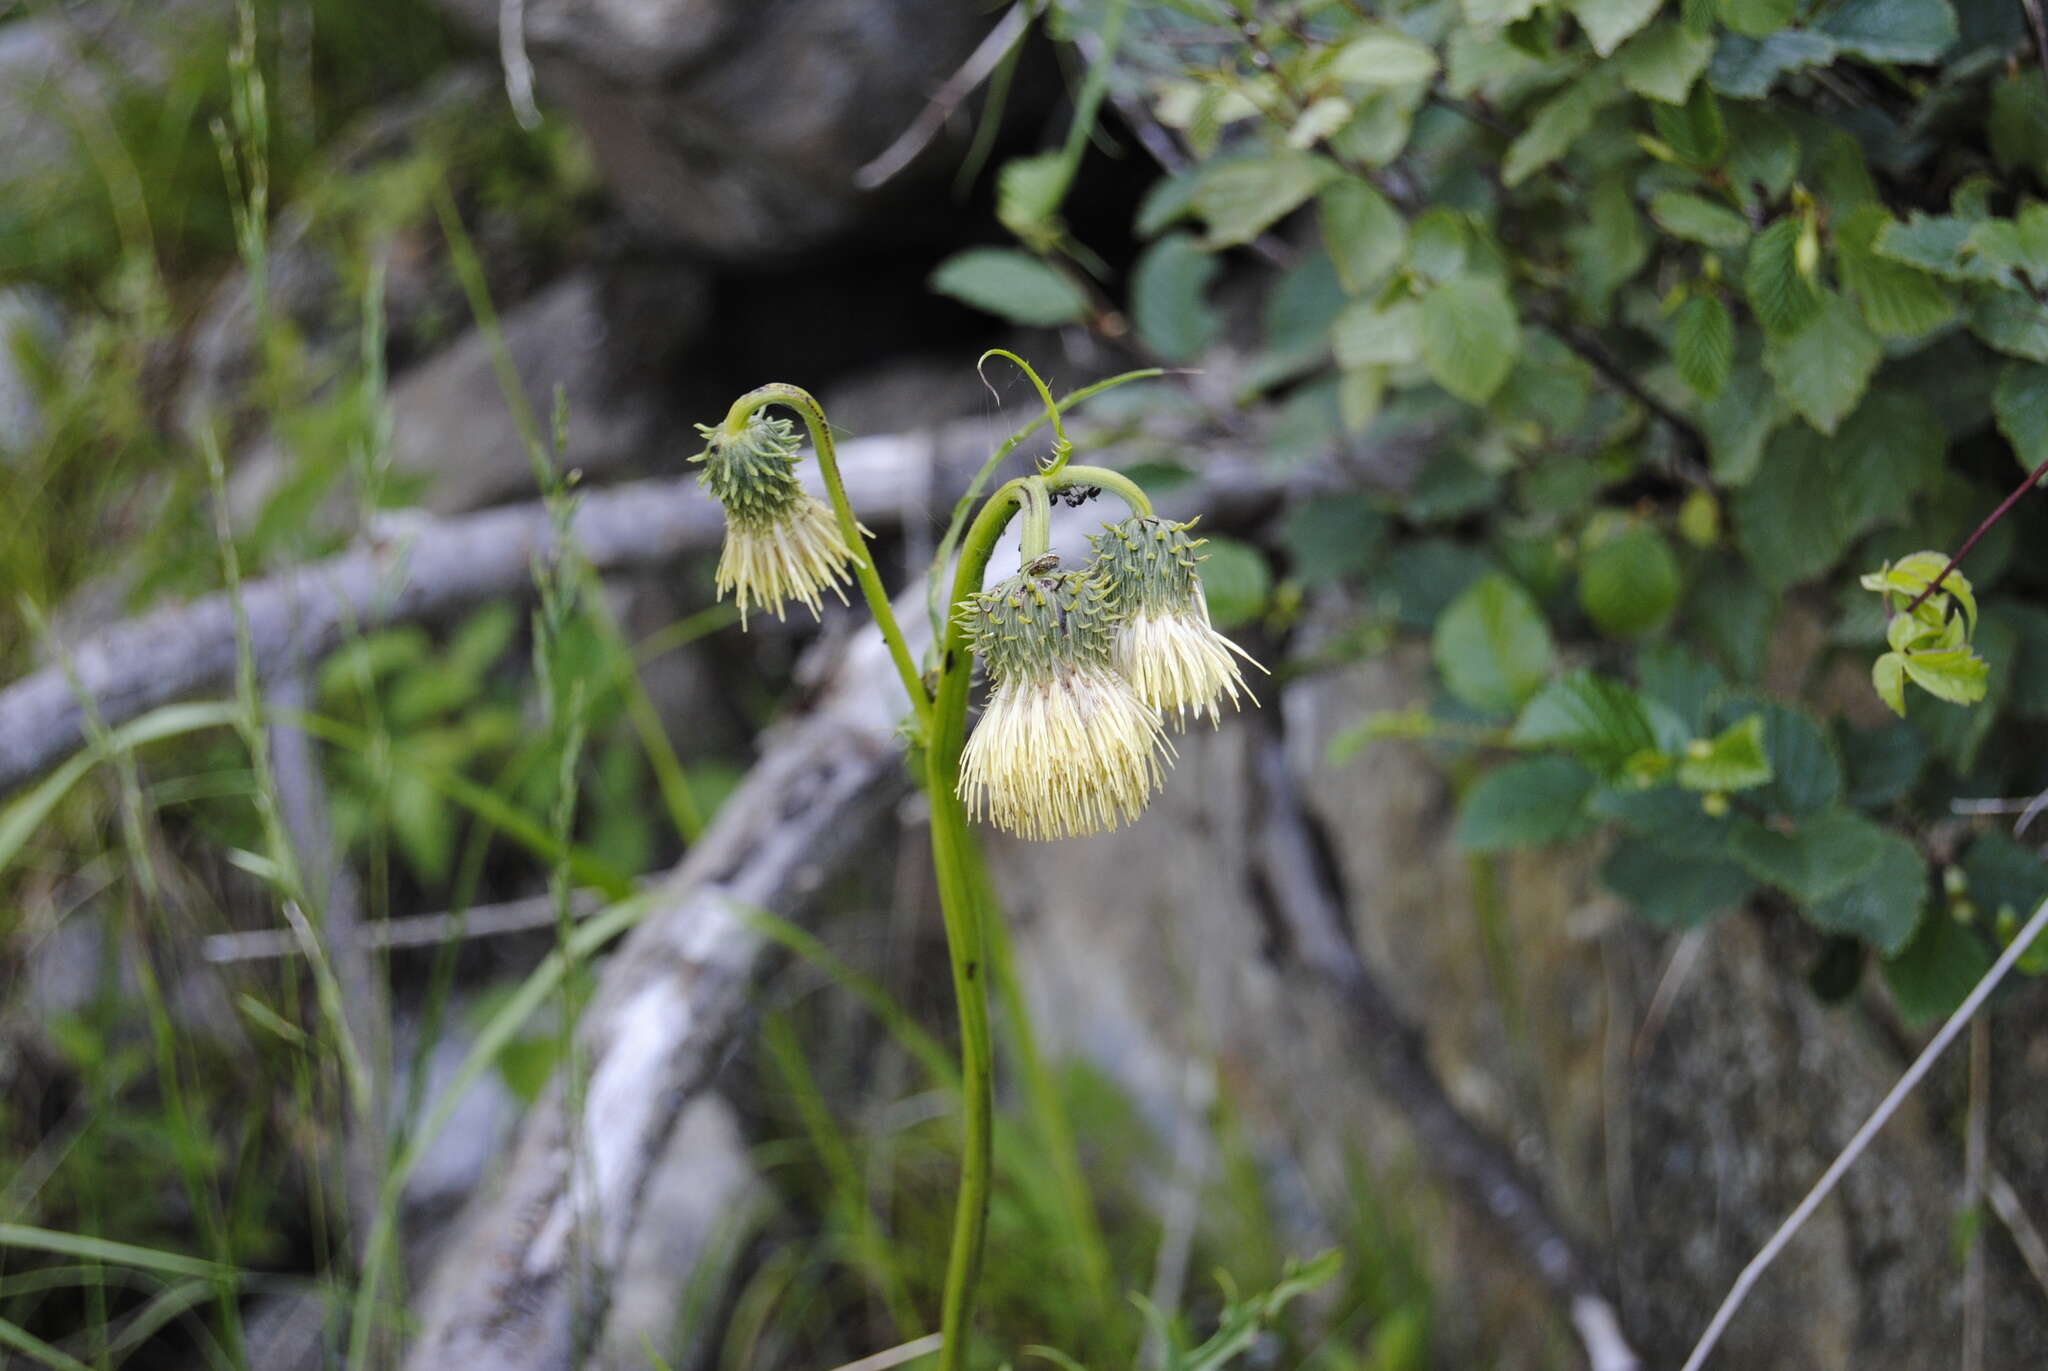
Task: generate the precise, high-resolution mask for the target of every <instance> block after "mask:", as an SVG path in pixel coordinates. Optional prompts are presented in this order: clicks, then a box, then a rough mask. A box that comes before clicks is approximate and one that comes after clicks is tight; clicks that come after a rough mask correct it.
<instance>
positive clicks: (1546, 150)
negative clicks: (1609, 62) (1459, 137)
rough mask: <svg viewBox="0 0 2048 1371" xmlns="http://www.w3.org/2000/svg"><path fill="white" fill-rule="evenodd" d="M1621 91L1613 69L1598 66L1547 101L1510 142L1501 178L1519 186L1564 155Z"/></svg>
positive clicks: (1501, 169)
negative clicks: (1518, 135) (1595, 117)
mask: <svg viewBox="0 0 2048 1371" xmlns="http://www.w3.org/2000/svg"><path fill="white" fill-rule="evenodd" d="M1620 94H1621V90H1620V85H1619V83H1618V82H1617V81H1616V79H1615V77H1614V74H1613V72H1612V71H1611V69H1609V68H1606V67H1596V68H1594V70H1593V71H1591V72H1589V73H1587V74H1586V75H1584V76H1581V77H1580V78H1579V79H1578V80H1576V81H1573V82H1572V83H1571V84H1570V85H1568V86H1566V87H1565V88H1564V89H1563V90H1562V91H1560V92H1558V93H1557V94H1556V95H1553V96H1551V97H1550V99H1548V100H1545V101H1544V102H1543V103H1542V104H1541V105H1539V106H1538V107H1537V109H1536V113H1535V114H1534V115H1533V116H1532V117H1531V118H1530V120H1529V126H1528V127H1527V128H1526V129H1524V130H1523V131H1522V133H1521V136H1520V137H1518V138H1516V139H1515V141H1514V142H1512V143H1510V144H1508V150H1507V155H1506V156H1505V157H1503V158H1502V159H1501V164H1500V179H1501V180H1502V181H1503V182H1504V183H1505V184H1507V185H1510V186H1517V185H1520V184H1521V183H1522V182H1523V181H1526V180H1527V179H1529V177H1530V176H1531V175H1533V174H1534V173H1535V172H1537V171H1540V170H1541V169H1542V168H1544V167H1547V166H1549V165H1550V164H1551V163H1552V162H1555V161H1556V160H1557V159H1558V158H1560V157H1562V156H1564V155H1565V154H1566V153H1567V152H1569V151H1571V146H1572V144H1573V143H1576V142H1577V141H1578V140H1579V139H1580V138H1582V137H1584V136H1585V134H1586V131H1587V130H1588V129H1590V128H1592V127H1593V117H1594V116H1595V115H1597V114H1599V113H1600V111H1601V110H1602V109H1604V108H1605V107H1607V106H1608V105H1611V104H1613V103H1614V101H1615V100H1616V99H1618V98H1619V97H1620Z"/></svg>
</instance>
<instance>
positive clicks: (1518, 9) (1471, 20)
mask: <svg viewBox="0 0 2048 1371" xmlns="http://www.w3.org/2000/svg"><path fill="white" fill-rule="evenodd" d="M1458 3H1459V4H1460V5H1461V6H1462V7H1463V9H1464V11H1465V22H1467V23H1468V24H1470V25H1472V27H1473V28H1475V29H1480V30H1482V31H1484V30H1489V29H1497V28H1500V27H1502V26H1504V25H1507V24H1512V23H1514V22H1515V21H1516V20H1518V19H1526V18H1528V17H1529V16H1530V15H1532V14H1534V13H1535V12H1536V6H1537V3H1538V0H1458Z"/></svg>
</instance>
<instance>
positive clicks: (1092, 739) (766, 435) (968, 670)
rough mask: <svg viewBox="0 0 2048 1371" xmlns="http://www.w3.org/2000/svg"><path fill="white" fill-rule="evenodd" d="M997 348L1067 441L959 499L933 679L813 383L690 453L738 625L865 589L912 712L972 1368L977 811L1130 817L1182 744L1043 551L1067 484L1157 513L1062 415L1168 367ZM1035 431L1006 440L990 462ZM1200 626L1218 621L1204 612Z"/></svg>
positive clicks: (1113, 623)
mask: <svg viewBox="0 0 2048 1371" xmlns="http://www.w3.org/2000/svg"><path fill="white" fill-rule="evenodd" d="M988 356H1002V357H1007V358H1008V359H1009V360H1010V361H1013V362H1015V363H1017V365H1018V366H1020V367H1022V368H1023V370H1024V372H1025V374H1026V375H1027V376H1029V377H1030V378H1031V381H1032V384H1033V385H1034V386H1035V387H1036V388H1037V390H1038V393H1039V396H1040V397H1041V398H1042V399H1043V400H1044V401H1045V409H1046V414H1045V419H1044V420H1043V421H1042V422H1047V423H1050V424H1051V426H1052V429H1053V432H1054V435H1055V441H1054V444H1053V452H1054V457H1053V459H1052V460H1051V462H1049V463H1048V464H1046V465H1045V466H1044V467H1042V468H1041V470H1040V471H1039V473H1038V474H1036V475H1034V476H1031V477H1027V478H1020V479H1018V480H1013V481H1010V482H1007V483H1005V484H1004V485H1002V486H1000V487H998V488H997V489H996V490H995V491H994V492H992V493H991V494H990V495H989V497H988V498H987V499H986V500H985V501H983V502H982V504H981V506H980V509H979V510H978V511H977V512H976V513H975V515H974V517H973V519H972V521H971V522H970V521H968V519H967V510H968V509H969V508H971V504H970V502H966V501H963V502H962V505H961V508H960V510H959V511H958V512H957V514H956V516H955V524H954V527H953V529H952V530H950V531H949V532H948V533H947V535H946V539H945V541H944V542H943V543H942V544H941V551H940V555H939V558H938V561H937V564H936V565H935V566H934V567H933V569H932V575H933V577H934V579H935V580H936V579H938V578H941V577H943V576H944V574H945V571H946V564H947V562H948V561H949V560H951V554H952V552H953V549H954V548H955V547H956V546H957V548H958V559H957V563H956V565H954V567H953V573H952V591H951V595H950V599H949V600H948V601H947V604H948V605H949V608H948V609H947V610H946V611H945V612H941V613H935V614H934V615H933V628H934V630H935V633H936V636H937V638H938V642H937V643H936V644H935V648H936V651H935V653H934V662H935V669H934V670H933V672H932V673H930V674H929V675H927V674H926V673H925V672H922V671H920V670H919V669H918V666H917V663H916V661H915V659H914V658H913V656H912V654H911V651H910V644H909V641H908V640H907V639H906V638H905V637H904V634H903V630H902V626H901V625H900V624H899V623H898V622H897V620H896V614H895V611H894V610H893V609H892V608H891V606H890V603H889V595H888V592H887V590H886V589H885V588H884V587H883V585H882V580H881V576H880V574H879V573H878V572H877V570H876V568H875V562H874V558H873V557H872V556H871V555H870V553H869V550H868V546H867V541H866V540H867V539H868V538H870V537H872V536H873V535H872V534H870V533H868V531H867V530H866V529H864V528H862V527H861V525H860V521H859V520H858V519H857V518H856V517H855V515H854V511H853V506H852V503H851V502H850V501H849V500H848V499H847V496H846V483H845V481H844V480H842V479H841V477H840V472H839V459H838V456H837V453H836V449H835V447H834V444H833V441H832V430H831V426H830V425H829V424H828V423H827V422H826V420H825V412H824V410H822V409H821V408H819V406H818V402H817V401H816V400H815V399H813V398H812V397H811V395H810V394H809V393H808V392H806V391H803V390H800V389H798V388H797V387H795V386H790V385H783V384H780V383H777V384H774V385H766V386H762V387H759V388H758V389H755V390H751V391H748V392H747V393H746V394H745V395H742V396H741V397H740V398H739V399H738V400H735V401H734V402H733V405H732V408H731V409H730V410H729V411H728V412H727V414H726V417H725V420H724V422H723V423H721V424H719V425H718V426H717V427H716V428H708V427H702V426H700V428H699V431H700V432H701V433H702V434H703V435H704V439H705V444H706V446H705V451H704V452H703V454H702V455H701V456H699V457H697V458H696V459H695V460H697V461H698V462H701V463H702V464H703V466H704V473H703V476H702V478H701V480H702V483H703V485H704V486H705V487H706V488H707V489H708V490H709V491H710V492H711V493H712V494H713V495H714V496H716V497H717V498H718V500H719V502H720V503H721V504H722V505H724V507H725V512H726V542H725V548H724V551H723V553H722V554H721V556H720V558H719V564H718V589H719V594H720V596H721V597H723V596H724V594H725V593H726V592H727V591H731V592H733V594H734V597H735V599H736V600H737V601H738V604H739V608H740V613H741V616H742V618H744V616H745V615H746V613H747V611H748V610H749V609H751V608H753V607H754V606H755V605H756V604H759V605H761V606H763V607H765V608H768V609H770V610H772V611H773V612H774V613H776V614H777V615H778V616H780V614H781V613H782V607H783V605H784V604H785V603H786V602H787V601H789V600H796V601H798V602H800V603H802V604H803V605H805V606H806V607H807V608H809V609H810V610H811V612H812V613H813V614H816V613H818V612H819V610H820V609H821V608H822V596H821V594H820V592H822V591H825V590H830V591H832V592H833V593H834V594H835V595H838V596H839V597H840V599H841V600H844V599H845V598H846V596H845V593H844V590H843V589H842V587H844V586H845V585H846V584H848V583H849V582H851V583H854V584H858V585H859V587H860V591H861V595H862V597H863V598H864V599H865V600H866V601H867V604H868V608H869V609H870V610H871V611H872V612H873V614H874V616H875V626H876V628H877V629H878V630H879V631H880V632H881V635H882V639H883V641H884V642H885V643H886V644H887V645H888V649H889V656H890V659H891V660H892V661H893V662H894V663H895V666H896V672H897V676H898V679H899V680H900V681H901V682H902V685H903V690H904V693H905V695H906V696H907V697H908V699H909V702H910V709H911V713H912V715H913V716H914V717H913V721H912V727H911V729H910V732H911V734H912V736H913V737H914V738H915V740H916V742H917V743H918V744H919V745H920V746H921V748H922V752H923V771H924V777H925V788H926V790H927V792H928V793H929V795H930V797H931V843H932V866H933V869H934V872H935V874H936V875H937V878H938V886H939V907H940V911H941V913H942V914H943V916H944V918H945V922H946V948H947V952H948V954H949V956H950V959H951V961H952V970H953V989H954V998H955V1000H956V1002H957V1006H958V1009H959V1013H960V1095H961V1111H960V1112H961V1123H962V1138H961V1142H962V1147H961V1161H960V1191H959V1200H958V1203H957V1204H956V1206H955V1208H954V1221H953V1242H952V1250H951V1252H950V1253H949V1254H948V1257H947V1262H946V1282H945V1288H944V1291H943V1293H942V1295H941V1302H940V1309H939V1324H940V1332H941V1333H942V1334H943V1336H944V1343H943V1347H942V1349H941V1351H940V1354H939V1371H964V1368H965V1365H966V1359H967V1350H968V1340H969V1331H970V1329H971V1326H972V1322H973V1316H974V1297H975V1291H976V1288H977V1286H978V1285H979V1283H980V1277H981V1264H982V1254H983V1249H984V1247H985V1245H986V1241H987V1235H988V1202H989V1190H990V1180H991V1174H992V1171H993V1163H994V1134H995V1129H994V1119H995V1092H994V1088H993V1075H994V1069H995V1046H994V1041H993V1038H992V1036H991V1034H990V1031H989V1019H988V987H987V984H986V980H987V978H986V967H987V965H988V956H989V950H988V943H987V940H986V938H985V935H984V930H985V928H986V926H987V923H988V921H989V920H990V919H991V918H993V917H995V915H994V900H993V895H992V892H991V890H990V887H989V883H988V877H987V872H986V869H985V868H984V866H983V864H982V861H981V856H980V852H979V849H978V847H977V845H976V841H975V834H974V830H973V826H972V823H971V821H970V817H969V810H970V808H971V809H972V810H973V811H974V812H976V813H979V814H984V815H986V816H987V817H988V818H990V819H991V820H992V821H994V822H995V823H996V824H997V825H998V826H1000V827H1003V828H1007V829H1009V830H1011V831H1013V832H1017V833H1022V834H1024V835H1025V836H1026V837H1033V838H1053V837H1063V836H1066V835H1068V834H1073V833H1093V832H1097V831H1099V830H1102V829H1105V828H1114V827H1116V826H1117V825H1118V824H1121V823H1124V822H1127V821H1128V820H1130V819H1132V818H1134V817H1135V816H1136V815H1137V814H1138V812H1139V811H1140V810H1142V809H1143V808H1144V805H1145V802H1146V801H1147V800H1148V799H1149V798H1151V795H1152V792H1153V791H1155V790H1157V789H1158V788H1159V786H1160V784H1161V783H1162V781H1163V779H1164V770H1165V762H1164V758H1165V757H1166V756H1167V755H1169V754H1170V751H1171V749H1170V747H1169V745H1168V744H1167V742H1166V737H1165V733H1164V731H1163V730H1162V729H1161V727H1160V723H1159V714H1158V711H1157V710H1156V709H1154V708H1153V707H1152V706H1150V705H1148V704H1146V703H1145V702H1144V701H1143V700H1141V699H1140V698H1139V696H1138V695H1137V693H1136V692H1134V691H1133V689H1132V687H1131V684H1130V682H1129V680H1127V679H1126V678H1125V677H1124V676H1122V675H1121V674H1120V673H1119V672H1118V671H1117V669H1116V664H1115V642H1116V635H1117V632H1118V616H1119V615H1120V614H1121V613H1122V611H1121V610H1120V608H1119V607H1118V598H1117V595H1116V593H1115V591H1114V588H1113V587H1111V586H1110V585H1109V584H1108V583H1107V582H1106V581H1104V580H1103V579H1102V578H1101V577H1100V575H1099V574H1097V573H1096V572H1093V571H1091V572H1070V573H1065V574H1060V573H1056V572H1054V571H1052V570H1050V568H1051V566H1052V565H1053V563H1052V562H1051V560H1050V559H1047V558H1044V557H1043V555H1042V554H1043V553H1044V551H1045V537H1046V533H1045V530H1046V524H1047V521H1048V518H1049V498H1050V493H1051V492H1052V491H1054V490H1058V489H1065V488H1071V487H1076V486H1079V487H1090V488H1093V487H1100V488H1101V489H1104V490H1108V491H1111V492H1113V493H1115V494H1116V495H1117V496H1118V497H1119V498H1121V499H1123V500H1124V501H1125V502H1126V503H1127V504H1129V505H1130V506H1131V508H1132V509H1133V510H1134V511H1136V512H1138V513H1142V514H1149V513H1150V512H1151V505H1150V503H1149V502H1148V501H1147V500H1146V498H1145V493H1144V492H1143V491H1142V490H1140V489H1139V488H1138V487H1137V485H1136V484H1135V483H1133V482H1132V481H1131V480H1129V479H1128V478H1127V477H1124V476H1122V475H1119V474H1118V473H1116V472H1114V471H1106V470H1101V469H1099V468H1094V467H1082V466H1069V465H1068V462H1067V459H1068V458H1069V457H1070V456H1071V455H1072V452H1073V444H1072V443H1070V442H1069V441H1067V436H1066V432H1065V430H1064V429H1063V428H1062V426H1061V422H1060V413H1061V411H1062V410H1063V409H1065V408H1067V407H1068V406H1070V405H1073V404H1075V403H1078V402H1079V401H1081V400H1084V399H1086V398H1088V397H1089V396H1090V395H1093V394H1096V393H1099V392H1100V391H1103V390H1106V389H1108V388H1110V387H1111V386H1115V385H1119V384H1122V383H1123V382H1125V381H1131V380H1136V379H1138V378H1140V377H1144V376H1156V375H1158V374H1159V373H1158V372H1157V371H1143V372H1131V373H1127V374H1126V375H1123V376H1119V377H1114V378H1112V379H1110V380H1107V381H1103V382H1099V383H1097V384H1096V385H1093V386H1090V387H1087V388H1086V389H1083V390H1080V391H1077V392H1075V393H1074V394H1072V395H1069V396H1067V397H1066V398H1065V399H1063V400H1061V401H1058V402H1057V403H1056V402H1055V401H1054V400H1053V398H1052V394H1051V392H1050V391H1048V390H1047V389H1046V387H1045V383H1044V382H1043V381H1041V380H1039V378H1038V376H1037V374H1036V373H1035V372H1033V371H1032V370H1031V369H1030V367H1029V366H1026V365H1025V364H1024V362H1023V360H1022V359H1021V358H1018V357H1016V356H1015V355H1014V354H1011V353H1005V352H994V353H990V354H988ZM982 360H983V361H984V362H985V361H986V360H987V357H986V356H985V357H984V358H983V359H982ZM770 405H779V406H781V407H783V408H785V409H789V410H792V411H794V412H795V413H796V414H797V415H798V416H799V417H801V419H802V420H803V424H804V428H805V429H806V431H807V432H808V433H809V435H810V439H811V447H812V449H813V451H814V452H815V453H816V455H817V461H818V469H819V474H820V476H821V477H822V478H823V480H824V486H825V491H826V495H827V497H828V498H829V501H830V504H829V506H828V505H826V504H824V503H822V502H820V501H819V500H818V499H817V498H816V497H814V496H812V495H810V494H809V493H807V492H806V491H804V490H803V488H802V487H801V486H799V485H798V484H797V481H796V476H795V474H794V473H795V466H796V463H797V461H798V459H799V455H800V454H799V449H798V445H797V439H796V432H795V428H794V427H793V425H792V424H791V423H790V422H789V421H788V420H781V419H770V418H767V417H765V415H764V414H763V413H762V411H763V410H764V409H766V408H767V407H768V406H770ZM1039 422H1041V421H1034V422H1033V423H1031V424H1029V425H1027V426H1026V427H1025V428H1024V429H1023V430H1022V431H1020V432H1019V433H1018V434H1017V435H1015V436H1014V437H1013V438H1011V439H1010V440H1009V442H1007V443H1005V444H1004V445H1003V446H1002V447H1001V448H999V449H998V450H997V452H996V454H995V456H994V457H993V458H992V459H991V460H990V463H989V469H990V470H993V468H994V467H995V465H996V463H997V462H999V461H1000V460H1001V459H1002V458H1004V457H1007V456H1008V455H1009V454H1010V453H1011V452H1012V451H1014V450H1015V448H1016V446H1017V444H1018V443H1019V442H1021V441H1022V440H1023V438H1024V437H1025V435H1027V434H1028V433H1030V432H1031V431H1032V430H1033V429H1035V428H1037V427H1038V424H1039ZM979 485H980V483H979V481H977V483H976V489H977V490H978V489H979ZM1020 510H1022V511H1023V512H1024V523H1025V530H1026V536H1025V545H1026V546H1025V560H1026V562H1027V563H1028V565H1027V567H1026V569H1025V570H1024V571H1022V572H1019V573H1018V575H1016V576H1014V577H1012V578H1010V579H1009V580H1007V581H1004V582H1002V583H1001V584H999V585H998V586H997V587H996V588H995V589H993V590H990V591H988V592H986V593H984V592H983V591H982V583H983V580H984V578H985V576H986V574H987V570H988V564H989V561H990V559H991V558H992V557H993V555H994V552H995V549H996V545H997V543H998V541H999V540H1000V539H1001V537H1002V535H1003V531H1004V529H1005V528H1006V527H1007V526H1008V525H1009V523H1010V522H1011V520H1012V519H1014V518H1015V517H1016V516H1017V514H1018V513H1019V511H1020ZM956 538H957V539H958V541H957V544H956V542H955V540H956ZM1197 593H1199V591H1198V592H1197ZM1202 622H1203V624H1205V625H1206V624H1207V622H1208V615H1207V612H1206V610H1204V611H1203V612H1202ZM977 656H979V657H980V658H981V659H982V660H983V661H985V662H986V663H987V665H988V668H989V674H990V676H991V678H992V679H993V681H994V689H993V691H992V693H991V696H990V699H989V704H988V708H987V710H986V712H985V714H984V717H983V719H982V723H981V727H980V728H979V729H978V730H976V732H975V733H974V735H973V737H972V739H971V740H970V739H969V737H968V730H967V716H968V700H969V695H970V693H971V691H970V687H971V685H972V681H973V676H974V664H975V660H976V658H977ZM1083 1208H1085V1197H1084V1199H1083ZM1089 1222H1090V1223H1091V1224H1092V1222H1093V1220H1092V1216H1091V1217H1090V1220H1089Z"/></svg>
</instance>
